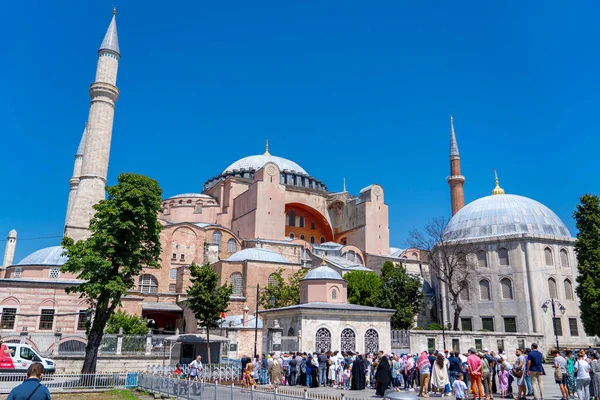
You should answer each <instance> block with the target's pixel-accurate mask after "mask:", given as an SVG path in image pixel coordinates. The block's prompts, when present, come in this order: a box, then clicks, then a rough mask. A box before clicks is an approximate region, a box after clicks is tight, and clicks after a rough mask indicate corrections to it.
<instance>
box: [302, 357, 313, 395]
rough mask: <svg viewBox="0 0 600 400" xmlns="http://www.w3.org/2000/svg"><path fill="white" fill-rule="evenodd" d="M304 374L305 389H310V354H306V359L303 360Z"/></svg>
mask: <svg viewBox="0 0 600 400" xmlns="http://www.w3.org/2000/svg"><path fill="white" fill-rule="evenodd" d="M303 364H304V374H305V376H306V387H311V385H312V379H313V375H312V369H313V367H312V356H311V355H310V354H308V355H307V356H306V358H305V359H304V362H303Z"/></svg>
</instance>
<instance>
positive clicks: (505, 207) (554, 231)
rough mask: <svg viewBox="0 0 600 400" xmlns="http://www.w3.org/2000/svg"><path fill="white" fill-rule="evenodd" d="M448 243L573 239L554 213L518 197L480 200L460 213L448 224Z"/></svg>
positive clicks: (491, 197)
mask: <svg viewBox="0 0 600 400" xmlns="http://www.w3.org/2000/svg"><path fill="white" fill-rule="evenodd" d="M444 234H445V235H446V240H460V239H483V238H489V237H499V236H506V235H513V234H532V235H545V236H559V237H567V238H571V234H570V233H569V230H568V229H567V227H566V226H565V224H564V223H563V222H562V221H561V220H560V218H558V216H557V215H556V214H554V212H552V210H550V209H549V208H548V207H546V206H545V205H543V204H542V203H539V202H537V201H535V200H532V199H529V198H527V197H523V196H517V195H514V194H498V195H492V196H487V197H482V198H481V199H477V200H475V201H473V202H471V203H469V204H467V205H466V206H465V207H463V208H462V209H461V210H460V211H459V212H457V213H456V214H455V215H454V217H452V219H451V220H450V222H449V223H448V226H447V227H446V231H445V232H444Z"/></svg>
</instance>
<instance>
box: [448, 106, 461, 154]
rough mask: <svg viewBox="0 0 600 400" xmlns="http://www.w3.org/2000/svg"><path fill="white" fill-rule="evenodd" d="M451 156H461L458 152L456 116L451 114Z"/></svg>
mask: <svg viewBox="0 0 600 400" xmlns="http://www.w3.org/2000/svg"><path fill="white" fill-rule="evenodd" d="M450 157H460V154H458V143H456V133H454V118H453V117H452V115H451V116H450Z"/></svg>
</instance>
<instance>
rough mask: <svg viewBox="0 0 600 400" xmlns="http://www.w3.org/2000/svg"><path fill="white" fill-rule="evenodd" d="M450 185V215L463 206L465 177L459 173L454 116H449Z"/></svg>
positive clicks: (448, 178)
mask: <svg viewBox="0 0 600 400" xmlns="http://www.w3.org/2000/svg"><path fill="white" fill-rule="evenodd" d="M446 180H447V181H448V185H450V201H451V203H452V215H454V214H456V213H457V212H458V211H459V210H460V209H461V208H463V207H464V206H465V192H464V188H463V186H464V184H465V177H464V176H462V175H461V174H460V154H459V153H458V143H457V142H456V133H455V132H454V118H453V117H452V116H450V176H448V177H447V178H446Z"/></svg>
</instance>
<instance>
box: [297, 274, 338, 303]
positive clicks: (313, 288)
mask: <svg viewBox="0 0 600 400" xmlns="http://www.w3.org/2000/svg"><path fill="white" fill-rule="evenodd" d="M334 292H335V294H334ZM313 302H320V303H339V304H347V303H348V284H347V283H346V281H330V280H317V279H311V280H305V281H301V282H300V303H303V304H305V303H313Z"/></svg>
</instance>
